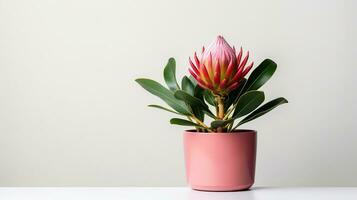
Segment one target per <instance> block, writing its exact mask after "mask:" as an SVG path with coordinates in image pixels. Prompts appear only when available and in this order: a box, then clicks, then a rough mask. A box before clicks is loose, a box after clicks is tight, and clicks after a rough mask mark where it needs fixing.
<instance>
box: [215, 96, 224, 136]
mask: <svg viewBox="0 0 357 200" xmlns="http://www.w3.org/2000/svg"><path fill="white" fill-rule="evenodd" d="M216 101H217V108H218V109H217V118H218V119H221V120H222V119H223V118H224V97H223V96H219V95H217V96H216ZM222 131H223V127H218V128H217V132H222Z"/></svg>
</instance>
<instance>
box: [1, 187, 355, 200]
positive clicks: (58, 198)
mask: <svg viewBox="0 0 357 200" xmlns="http://www.w3.org/2000/svg"><path fill="white" fill-rule="evenodd" d="M0 199H1V200H25V199H26V200H44V199H46V200H82V199H83V200H114V199H115V200H120V199H123V200H139V199H140V200H141V199H145V200H149V199H152V200H186V199H188V200H233V199H234V200H261V199H264V200H287V199H288V200H298V199H299V200H310V199H314V200H331V199H339V200H340V199H343V200H350V199H351V200H356V199H357V188H352V187H350V188H347V187H313V188H306V187H305V188H304V187H299V188H270V187H255V188H252V189H251V190H248V191H241V192H200V191H194V190H191V189H189V188H186V187H150V188H148V187H118V188H115V187H92V188H88V187H85V188H84V187H80V188H78V187H68V188H8V187H5V188H0Z"/></svg>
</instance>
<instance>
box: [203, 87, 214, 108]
mask: <svg viewBox="0 0 357 200" xmlns="http://www.w3.org/2000/svg"><path fill="white" fill-rule="evenodd" d="M203 96H204V98H205V100H206V102H207V103H209V104H210V105H212V106H216V101H215V98H214V96H213V94H212V92H211V91H209V90H205V91H204V93H203Z"/></svg>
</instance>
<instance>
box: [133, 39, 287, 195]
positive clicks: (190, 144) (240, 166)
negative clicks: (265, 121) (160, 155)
mask: <svg viewBox="0 0 357 200" xmlns="http://www.w3.org/2000/svg"><path fill="white" fill-rule="evenodd" d="M193 58H194V59H193V60H194V61H192V60H191V58H189V64H190V66H191V68H189V72H190V74H191V76H190V77H187V76H184V77H183V78H182V81H181V84H179V83H178V82H177V80H176V75H175V74H176V64H175V59H174V58H170V59H169V61H168V63H167V65H166V67H165V69H164V80H165V82H166V85H167V87H168V89H167V88H166V87H164V86H163V85H161V84H160V83H158V82H156V81H153V80H150V79H145V78H139V79H136V82H138V83H139V84H140V85H141V86H142V87H143V88H144V89H145V90H147V91H148V92H150V93H152V94H154V95H156V96H158V97H159V98H161V99H162V100H163V101H164V102H166V104H167V105H168V106H170V107H171V109H170V108H167V107H163V106H160V105H149V107H154V108H159V109H162V110H165V111H169V112H172V113H175V114H177V115H180V116H181V118H172V119H171V120H170V123H171V124H175V125H182V126H192V127H194V128H195V129H193V130H187V131H185V132H184V134H183V136H184V151H185V152H184V154H185V163H186V175H187V180H188V183H189V185H190V186H191V187H192V188H193V189H196V190H205V191H233V190H244V189H248V188H250V187H251V186H252V185H253V183H254V175H255V157H256V143H257V132H256V131H255V130H245V129H237V128H238V127H239V126H240V125H242V124H244V123H246V122H249V121H251V120H253V119H256V118H258V117H260V116H262V115H264V114H265V113H267V112H269V111H271V110H272V109H274V108H275V107H277V106H279V105H281V104H284V103H287V102H288V101H287V100H286V99H285V98H283V97H279V98H276V99H274V100H271V101H269V102H267V103H265V104H263V105H262V103H263V101H264V99H265V96H264V92H263V91H260V90H259V88H260V87H261V86H263V84H265V83H266V82H267V81H268V80H269V79H270V78H271V76H272V75H273V74H274V72H275V70H276V68H277V65H276V63H275V62H274V61H272V60H270V59H265V60H264V61H263V62H262V63H261V64H260V65H258V66H257V67H256V68H255V69H254V70H253V71H252V73H251V74H250V76H249V78H245V76H246V75H247V74H248V72H249V71H250V70H251V69H252V67H253V64H254V63H253V62H251V63H250V64H247V63H248V59H249V52H247V53H246V55H245V56H243V50H242V48H240V50H239V51H236V50H235V48H234V47H231V46H230V45H229V44H228V43H227V42H226V40H225V39H224V38H223V37H222V36H218V37H217V39H216V40H215V41H214V42H213V43H212V44H211V45H210V46H209V47H208V48H207V49H205V48H204V47H203V49H202V54H201V56H200V57H198V56H197V54H196V53H195V54H194V57H193ZM207 118H210V119H209V122H210V124H207V123H205V120H206V121H207ZM236 121H237V122H236Z"/></svg>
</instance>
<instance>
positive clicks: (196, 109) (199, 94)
mask: <svg viewBox="0 0 357 200" xmlns="http://www.w3.org/2000/svg"><path fill="white" fill-rule="evenodd" d="M203 92H204V90H203V89H202V88H201V87H200V86H198V85H196V86H195V91H194V96H195V97H196V98H198V99H200V100H201V101H202V102H204V100H203ZM191 109H192V112H193V114H194V115H195V116H196V117H197V118H198V119H199V120H201V121H204V119H205V113H204V112H203V110H202V109H201V108H200V107H196V106H194V107H191Z"/></svg>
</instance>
